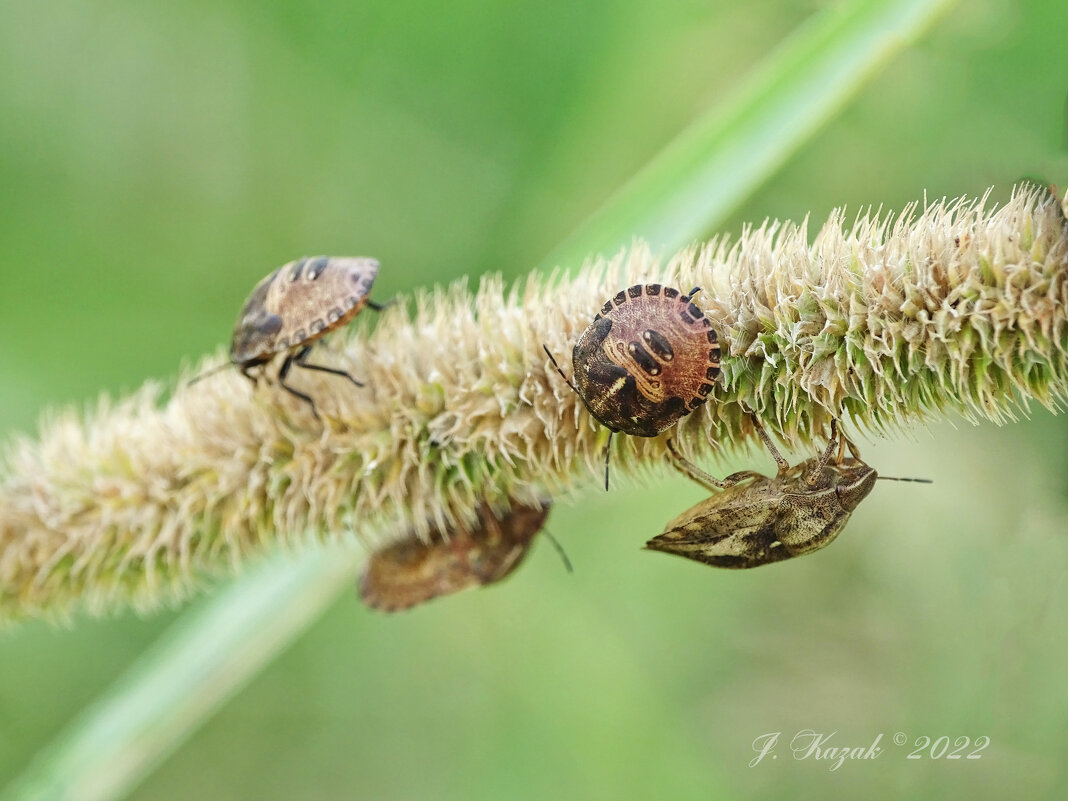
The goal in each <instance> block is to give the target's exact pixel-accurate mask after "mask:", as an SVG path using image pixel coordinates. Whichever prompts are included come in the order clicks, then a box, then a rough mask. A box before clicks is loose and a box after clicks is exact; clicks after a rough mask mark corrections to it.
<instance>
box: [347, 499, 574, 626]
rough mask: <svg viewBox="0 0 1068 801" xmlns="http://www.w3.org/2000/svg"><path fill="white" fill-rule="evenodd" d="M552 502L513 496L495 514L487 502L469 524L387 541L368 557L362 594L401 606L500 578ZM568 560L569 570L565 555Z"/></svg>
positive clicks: (383, 605) (378, 603)
mask: <svg viewBox="0 0 1068 801" xmlns="http://www.w3.org/2000/svg"><path fill="white" fill-rule="evenodd" d="M549 507H550V504H549V503H548V502H546V503H544V504H540V505H536V506H527V505H524V504H520V503H516V502H513V503H512V506H511V507H510V508H509V509H508V510H506V511H505V512H504V514H496V513H494V511H493V510H492V509H491V508H490V507H489V505H487V504H484V505H483V506H482V507H480V508H479V510H478V518H477V520H476V521H475V522H474V523H473V524H472V525H470V526H467V527H459V528H454V529H452V530H450V531H447V532H443V531H441V530H440V529H434V530H432V531H431V532H430V539H429V541H426V540H423V539H420V538H419V537H417V536H415V535H414V534H412V535H411V536H409V537H407V538H406V539H403V540H401V541H399V542H395V543H393V544H392V545H387V546H386V547H385V548H382V549H381V550H378V551H375V552H374V553H373V554H371V556H370V557H369V558H368V560H367V564H366V565H365V567H364V571H363V573H362V575H361V576H360V579H359V581H358V582H357V590H358V591H359V595H360V599H361V600H362V601H363V602H364V603H365V604H367V606H369V607H371V608H373V609H378V610H380V611H382V612H397V611H401V610H403V609H410V608H411V607H413V606H416V605H418V604H421V603H424V602H426V601H429V600H431V599H433V598H437V597H439V596H442V595H451V594H453V593H456V592H460V591H461V590H466V589H469V588H471V587H481V586H484V585H487V584H493V583H494V582H497V581H500V580H501V579H504V578H506V577H507V576H509V575H510V574H511V573H512V572H513V571H514V570H515V569H516V568H517V567H519V564H520V563H521V562H522V561H523V559H525V558H526V555H527V553H528V551H529V550H530V546H531V543H532V542H533V540H534V537H535V536H536V535H537V534H538V532H539V531H541V530H542V528H543V526H544V525H545V518H546V517H547V516H548V514H549ZM546 534H547V535H548V532H546ZM550 539H551V538H550ZM552 542H553V544H554V545H555V544H556V542H555V540H553V541H552ZM557 547H559V546H557ZM561 553H562V552H561ZM564 563H565V565H567V567H568V570H570V565H568V563H567V561H566V557H565V562H564Z"/></svg>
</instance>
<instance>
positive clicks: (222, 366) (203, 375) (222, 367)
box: [186, 362, 234, 387]
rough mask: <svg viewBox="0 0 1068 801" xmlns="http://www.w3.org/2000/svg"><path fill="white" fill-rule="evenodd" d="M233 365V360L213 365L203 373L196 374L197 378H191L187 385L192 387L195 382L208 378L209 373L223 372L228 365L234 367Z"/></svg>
mask: <svg viewBox="0 0 1068 801" xmlns="http://www.w3.org/2000/svg"><path fill="white" fill-rule="evenodd" d="M233 366H234V363H233V362H227V363H226V364H220V365H217V366H216V367H212V368H211V369H210V370H207V371H205V372H203V373H201V374H200V375H198V376H196V377H195V378H192V379H190V380H189V381H188V382H187V383H186V386H187V387H191V386H193V384H195V383H197V382H198V381H200V379H202V378H207V377H208V376H209V375H215V374H216V373H219V372H222V371H223V370H225V369H226V368H227V367H233Z"/></svg>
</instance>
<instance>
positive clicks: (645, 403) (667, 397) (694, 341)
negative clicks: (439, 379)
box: [543, 284, 720, 489]
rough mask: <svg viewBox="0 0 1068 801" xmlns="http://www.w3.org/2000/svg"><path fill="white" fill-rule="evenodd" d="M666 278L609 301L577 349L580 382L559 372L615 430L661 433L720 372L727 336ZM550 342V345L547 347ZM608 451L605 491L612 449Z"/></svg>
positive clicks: (696, 402)
mask: <svg viewBox="0 0 1068 801" xmlns="http://www.w3.org/2000/svg"><path fill="white" fill-rule="evenodd" d="M699 291H700V289H698V288H695V289H693V290H691V291H690V293H689V294H684V293H682V292H680V291H679V290H677V289H674V288H672V287H665V286H661V285H660V284H639V285H637V286H632V287H630V288H629V289H626V290H624V291H623V292H620V293H619V294H617V295H616V296H615V297H614V298H612V299H611V300H609V301H608V302H607V303H605V304H604V307H603V308H602V309H601V311H600V313H599V314H598V315H597V316H595V317H594V318H593V322H592V323H590V325H589V326H588V327H587V328H586V330H585V331H583V332H582V336H580V337H579V340H578V342H576V343H575V347H574V350H573V351H572V354H571V361H572V365H573V369H574V384H572V383H571V381H568V379H567V376H566V375H564V372H563V370H561V369H560V365H558V364H557V363H556V359H555V358H553V355H552V353H550V352H549V349H548V348H547V347H545V352H546V354H548V356H549V358H550V359H551V360H552V363H553V365H554V366H555V367H556V370H557V372H559V373H560V375H561V376H563V378H564V380H565V381H567V383H568V385H569V386H570V387H571V388H572V389H573V390H574V391H575V392H576V393H577V394H578V396H579V397H580V398H581V399H582V402H583V404H585V406H586V408H587V409H588V410H589V412H590V414H592V415H593V416H594V418H595V419H596V420H597V421H598V422H600V423H601V424H602V425H604V426H605V427H606V428H607V429H608V430H609V431H611V432H612V433H615V432H617V431H618V432H621V433H624V434H633V435H634V436H637V437H655V436H656V435H657V434H659V433H660V432H661V431H664V430H665V429H668V428H670V427H671V426H673V425H674V424H675V423H676V422H678V421H679V419H680V418H682V417H684V416H685V415H687V414H689V413H690V412H692V411H693V410H694V409H696V408H698V407H699V406H700V405H701V404H703V403H704V402H705V401H706V400H708V394H709V393H710V392H711V391H712V388H713V386H714V384H715V381H716V377H717V376H718V375H719V353H720V349H719V339H718V337H717V335H716V331H715V329H713V328H712V323H711V322H709V320H708V319H707V318H706V317H705V315H704V312H702V311H701V310H700V309H699V308H698V307H697V306H696V305H695V304H694V303H693V302H692V298H693V296H694V295H695V294H696V293H697V292H699ZM543 347H544V346H543ZM611 444H612V437H611V434H610V435H609V438H608V446H607V447H606V449H605V489H607V488H608V455H609V453H610V451H609V448H610V447H611Z"/></svg>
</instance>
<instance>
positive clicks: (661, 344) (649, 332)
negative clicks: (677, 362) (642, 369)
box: [642, 328, 675, 362]
mask: <svg viewBox="0 0 1068 801" xmlns="http://www.w3.org/2000/svg"><path fill="white" fill-rule="evenodd" d="M642 339H644V340H645V344H646V345H648V346H649V349H650V350H651V351H652V352H653V353H655V354H656V355H657V356H659V357H660V358H661V359H663V360H664V361H668V362H669V361H671V360H672V359H674V358H675V351H674V350H672V348H671V343H670V342H668V341H667V339H666V338H665V337H664V335H663V334H661V333H660V332H659V331H654V330H653V329H651V328H647V329H646V330H645V333H644V334H642Z"/></svg>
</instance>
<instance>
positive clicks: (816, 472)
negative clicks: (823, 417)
mask: <svg viewBox="0 0 1068 801" xmlns="http://www.w3.org/2000/svg"><path fill="white" fill-rule="evenodd" d="M837 447H838V421H837V420H831V440H830V442H828V443H827V449H826V450H825V451H824V452H823V455H822V456H820V460H819V462H817V463H816V466H815V467H813V468H812V470H811V471H810V472H809V474H808V475H807V476H805V483H806V484H808V485H809V486H810V487H812V486H815V484H816V482H817V481H818V480H819V477H820V475H822V474H823V471H824V470H825V469H826V468H827V463H828V462H829V461H831V454H832V453H834V451H835V448H837Z"/></svg>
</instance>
